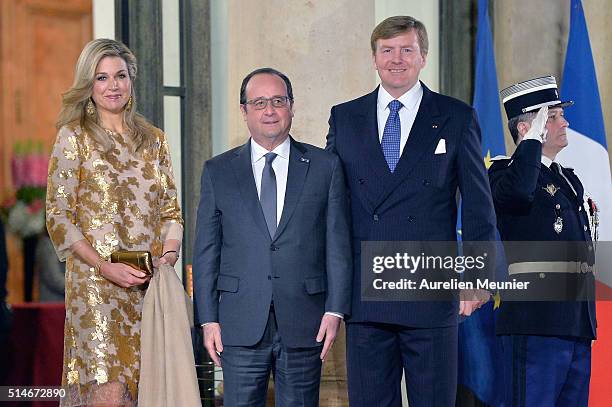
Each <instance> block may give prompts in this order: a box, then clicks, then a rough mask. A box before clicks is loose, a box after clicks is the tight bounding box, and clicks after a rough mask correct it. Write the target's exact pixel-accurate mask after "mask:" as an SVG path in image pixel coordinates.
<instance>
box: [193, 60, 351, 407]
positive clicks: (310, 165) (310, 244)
mask: <svg viewBox="0 0 612 407" xmlns="http://www.w3.org/2000/svg"><path fill="white" fill-rule="evenodd" d="M240 109H241V111H242V115H243V118H244V120H245V121H246V124H247V127H248V129H249V133H250V136H251V137H250V139H249V140H248V141H247V143H246V144H244V145H242V146H240V147H237V148H234V149H232V150H230V151H228V152H226V153H224V154H221V155H219V156H217V157H214V158H212V159H211V160H209V161H207V162H206V164H205V166H204V170H203V172H202V188H201V198H200V206H199V208H198V219H197V225H196V229H197V236H196V242H195V247H194V290H195V296H196V300H197V304H198V315H199V318H200V322H201V323H203V325H204V345H205V347H206V349H207V350H208V353H209V355H210V357H211V358H212V360H213V361H214V362H215V363H216V364H217V365H222V366H223V379H224V405H225V406H229V407H235V406H249V407H250V406H264V405H265V402H266V390H267V385H268V377H269V376H270V372H273V373H274V383H275V385H274V390H275V401H276V405H277V406H286V407H296V406H304V407H306V406H310V407H314V406H318V404H319V382H320V377H321V361H322V360H324V359H325V356H326V354H327V352H328V351H329V349H330V347H331V345H332V344H333V342H334V339H335V337H336V333H337V330H338V326H339V325H340V322H341V320H342V318H343V317H344V316H346V315H348V314H349V313H350V297H351V284H350V283H351V275H352V274H351V273H352V264H351V252H350V235H349V220H348V203H347V193H346V189H345V181H344V174H343V172H342V165H341V164H340V160H339V159H338V157H337V156H335V155H334V154H331V153H329V152H327V151H325V150H322V149H320V148H318V147H315V146H311V145H308V144H304V143H299V142H297V141H295V140H294V139H293V138H291V136H290V135H289V129H290V128H291V121H292V118H293V91H292V87H291V82H290V81H289V78H287V76H285V75H284V74H282V73H281V72H278V71H276V70H274V69H271V68H262V69H258V70H255V71H253V72H251V73H250V74H249V75H247V76H246V77H245V78H244V80H243V82H242V86H241V89H240ZM218 353H220V358H219V355H218Z"/></svg>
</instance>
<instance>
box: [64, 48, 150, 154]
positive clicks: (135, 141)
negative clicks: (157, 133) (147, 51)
mask: <svg viewBox="0 0 612 407" xmlns="http://www.w3.org/2000/svg"><path fill="white" fill-rule="evenodd" d="M104 57H119V58H121V59H123V60H124V61H125V63H126V65H127V68H128V74H129V76H130V81H131V83H132V86H131V89H132V91H131V98H132V106H131V108H129V109H124V110H123V122H124V126H125V130H126V131H127V133H128V135H129V136H130V140H131V144H132V147H133V149H134V151H135V152H136V151H139V150H140V148H141V147H142V146H143V145H144V144H145V142H146V141H147V139H148V138H150V137H153V134H154V130H153V126H152V125H151V124H150V123H149V122H148V121H147V120H146V119H145V118H144V117H143V116H142V115H141V114H139V113H137V112H136V94H135V91H134V80H135V79H136V72H137V63H136V57H135V56H134V54H133V53H132V51H130V49H129V48H128V47H126V46H125V45H124V44H123V43H121V42H119V41H115V40H109V39H105V38H101V39H97V40H93V41H90V42H89V43H87V45H85V48H83V51H81V55H80V56H79V60H78V61H77V65H76V70H75V75H74V82H73V83H72V86H71V87H70V89H68V90H67V91H66V92H65V93H64V94H62V110H61V111H60V114H59V117H58V119H57V123H56V127H57V128H58V129H60V128H61V127H62V126H65V125H67V124H72V123H79V124H80V125H81V128H82V129H83V130H84V131H86V132H87V133H88V134H89V135H90V136H91V137H92V138H93V139H94V140H96V141H97V142H98V143H99V144H100V145H101V146H102V147H103V149H104V151H108V150H110V148H111V141H110V139H109V137H108V134H106V132H105V130H104V129H103V128H102V126H101V125H100V121H99V120H100V119H99V116H98V111H97V109H96V112H95V114H94V115H93V116H89V115H88V114H87V112H86V106H87V102H88V101H89V100H90V98H91V94H92V90H93V85H94V81H95V76H96V68H97V66H98V63H99V62H100V61H101V60H102V58H104Z"/></svg>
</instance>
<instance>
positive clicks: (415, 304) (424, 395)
mask: <svg viewBox="0 0 612 407" xmlns="http://www.w3.org/2000/svg"><path fill="white" fill-rule="evenodd" d="M422 89H423V95H422V98H421V103H420V105H419V108H418V112H417V114H416V118H415V121H414V123H413V125H412V128H411V130H410V133H409V135H408V139H407V142H406V144H405V146H404V149H403V150H402V153H401V156H400V160H399V163H398V164H397V166H396V168H395V171H394V172H393V173H392V172H391V171H390V170H389V166H388V164H387V162H386V160H385V157H384V154H383V151H382V148H381V143H380V139H379V133H378V125H377V100H378V89H376V90H374V91H373V92H372V93H369V94H367V95H365V96H362V97H360V98H358V99H355V100H352V101H349V102H346V103H343V104H340V105H337V106H334V107H333V108H332V109H331V116H330V119H329V132H328V135H327V148H328V149H329V150H331V151H334V152H335V153H337V154H338V156H339V157H340V159H341V160H342V165H343V167H344V171H345V174H346V182H347V185H348V188H349V191H350V192H349V196H350V207H351V217H352V232H353V245H352V248H353V264H354V270H353V296H352V313H351V317H350V319H349V320H348V321H347V366H348V379H349V380H348V383H349V400H350V403H351V405H352V406H353V405H355V406H370V405H380V406H397V405H400V404H401V397H400V395H399V389H400V380H401V377H402V370H403V371H405V372H406V384H407V388H408V394H409V401H410V404H411V405H416V406H419V405H435V406H448V405H454V400H455V389H456V381H457V372H456V369H457V321H458V318H457V314H458V307H457V302H456V300H449V301H435V302H434V301H362V299H361V292H362V287H361V258H360V256H361V243H362V242H366V241H455V240H456V238H457V232H456V225H457V216H458V213H457V212H458V209H457V208H458V191H460V192H461V198H462V205H461V212H462V213H461V216H462V230H463V238H464V239H465V240H471V241H491V240H493V238H494V236H495V215H494V210H493V203H492V200H491V193H490V189H489V184H488V179H487V175H486V170H485V166H484V162H483V157H482V154H481V145H480V127H479V125H478V122H477V119H476V114H475V112H474V110H473V109H472V108H471V107H469V106H468V105H466V104H465V103H463V102H460V101H458V100H456V99H453V98H450V97H447V96H444V95H440V94H438V93H435V92H432V91H431V90H429V89H428V88H427V87H426V86H425V85H422Z"/></svg>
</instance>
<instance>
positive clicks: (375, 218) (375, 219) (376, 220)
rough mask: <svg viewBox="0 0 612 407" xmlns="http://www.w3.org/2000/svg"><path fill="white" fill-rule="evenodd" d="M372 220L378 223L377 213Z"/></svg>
mask: <svg viewBox="0 0 612 407" xmlns="http://www.w3.org/2000/svg"><path fill="white" fill-rule="evenodd" d="M372 219H374V222H378V214H376V213H375V214H374V216H373V217H372Z"/></svg>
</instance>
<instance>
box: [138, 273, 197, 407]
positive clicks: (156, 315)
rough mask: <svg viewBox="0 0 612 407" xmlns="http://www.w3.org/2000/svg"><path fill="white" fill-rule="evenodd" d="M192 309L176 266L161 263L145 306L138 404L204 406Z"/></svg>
mask: <svg viewBox="0 0 612 407" xmlns="http://www.w3.org/2000/svg"><path fill="white" fill-rule="evenodd" d="M191 310H192V305H191V300H190V299H189V297H188V296H187V294H186V293H185V290H184V289H183V286H182V285H181V282H180V281H179V279H178V277H177V275H176V272H175V271H174V268H172V267H170V266H168V265H165V264H162V265H160V268H159V269H156V270H155V273H154V274H153V277H152V278H151V281H150V283H149V288H148V290H147V293H146V295H145V298H144V304H143V308H142V325H141V335H140V338H141V340H140V352H141V353H140V356H141V360H140V383H139V384H138V405H139V406H142V407H158V406H159V407H166V406H189V407H191V406H201V401H200V392H199V389H198V381H197V378H196V371H195V361H194V358H193V348H192V344H191V330H190V326H192V325H193V314H192V313H191V312H190V311H191ZM189 314H191V315H189Z"/></svg>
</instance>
